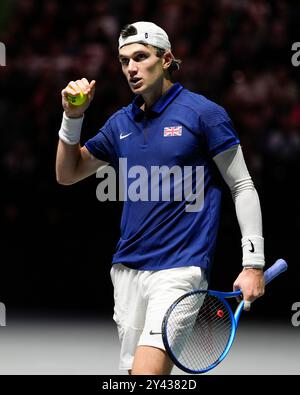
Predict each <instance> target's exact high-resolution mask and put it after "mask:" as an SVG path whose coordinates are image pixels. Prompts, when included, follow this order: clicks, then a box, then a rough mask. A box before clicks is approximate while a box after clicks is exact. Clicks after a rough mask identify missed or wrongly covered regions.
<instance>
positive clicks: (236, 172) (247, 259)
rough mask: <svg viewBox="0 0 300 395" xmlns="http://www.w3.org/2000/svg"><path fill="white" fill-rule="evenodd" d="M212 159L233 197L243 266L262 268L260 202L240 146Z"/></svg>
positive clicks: (263, 259)
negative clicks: (240, 239)
mask: <svg viewBox="0 0 300 395" xmlns="http://www.w3.org/2000/svg"><path fill="white" fill-rule="evenodd" d="M213 160H214V162H215V163H216V165H217V167H218V169H219V171H220V173H221V174H222V177H223V178H224V180H225V182H226V184H227V185H228V186H229V188H230V190H231V194H232V197H233V200H234V204H235V211H236V215H237V219H238V223H239V226H240V230H241V234H242V250H243V266H244V267H257V268H262V267H263V266H264V264H265V258H264V239H263V235H262V216H261V208H260V202H259V197H258V194H257V191H256V189H255V187H254V185H253V182H252V179H251V176H250V174H249V172H248V169H247V166H246V163H245V160H244V156H243V152H242V149H241V146H240V145H235V146H234V147H231V148H229V149H228V150H226V151H223V152H221V153H220V154H218V155H216V156H215V157H214V158H213Z"/></svg>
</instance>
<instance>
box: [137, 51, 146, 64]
mask: <svg viewBox="0 0 300 395" xmlns="http://www.w3.org/2000/svg"><path fill="white" fill-rule="evenodd" d="M146 58H147V56H146V54H144V53H139V54H137V55H136V56H135V61H136V62H141V61H142V60H144V59H146Z"/></svg>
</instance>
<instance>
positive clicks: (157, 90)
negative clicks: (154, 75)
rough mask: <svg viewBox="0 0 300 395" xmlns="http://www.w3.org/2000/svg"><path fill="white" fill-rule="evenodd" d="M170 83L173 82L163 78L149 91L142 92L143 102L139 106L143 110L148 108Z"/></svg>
mask: <svg viewBox="0 0 300 395" xmlns="http://www.w3.org/2000/svg"><path fill="white" fill-rule="evenodd" d="M172 85H173V83H172V82H171V81H170V80H167V79H163V81H162V83H160V84H157V86H155V87H154V88H152V90H151V92H149V93H148V94H147V93H146V94H144V95H143V99H144V102H145V103H144V104H143V105H142V107H141V108H142V110H144V111H145V110H147V109H148V108H150V107H151V106H152V105H153V104H154V103H155V102H156V101H157V100H158V99H159V98H160V97H161V96H162V95H163V94H164V93H165V92H166V91H167V90H168V89H169V88H171V86H172Z"/></svg>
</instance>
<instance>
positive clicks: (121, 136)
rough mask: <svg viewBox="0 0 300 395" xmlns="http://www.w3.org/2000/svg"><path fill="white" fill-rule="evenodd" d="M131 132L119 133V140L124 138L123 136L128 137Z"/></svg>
mask: <svg viewBox="0 0 300 395" xmlns="http://www.w3.org/2000/svg"><path fill="white" fill-rule="evenodd" d="M131 134H132V132H131V133H127V134H123V133H121V134H120V140H122V139H125V137H128V136H130V135H131Z"/></svg>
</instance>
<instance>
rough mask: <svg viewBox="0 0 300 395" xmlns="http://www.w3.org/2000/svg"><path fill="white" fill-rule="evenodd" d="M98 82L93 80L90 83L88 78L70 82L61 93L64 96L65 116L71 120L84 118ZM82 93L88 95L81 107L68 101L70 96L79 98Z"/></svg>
mask: <svg viewBox="0 0 300 395" xmlns="http://www.w3.org/2000/svg"><path fill="white" fill-rule="evenodd" d="M95 85H96V81H95V80H93V81H91V82H90V83H89V82H88V80H87V79H86V78H82V79H81V80H77V81H70V82H69V83H68V85H67V86H66V88H64V89H63V90H62V91H61V95H62V106H63V108H64V111H65V114H66V115H67V117H69V118H79V117H82V115H83V114H84V112H85V111H86V109H87V108H88V107H89V105H90V103H91V101H92V100H93V97H94V94H95ZM80 92H82V93H83V94H85V95H87V100H86V101H85V102H84V103H83V104H82V105H81V106H74V105H73V104H71V103H70V102H69V101H68V94H70V95H73V96H78V95H79V94H80Z"/></svg>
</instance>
